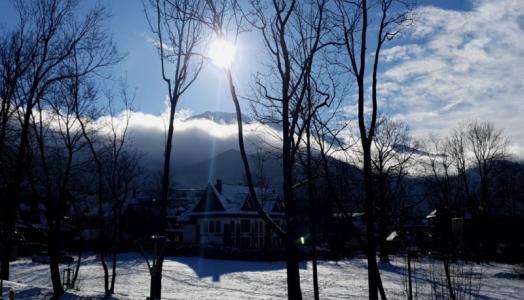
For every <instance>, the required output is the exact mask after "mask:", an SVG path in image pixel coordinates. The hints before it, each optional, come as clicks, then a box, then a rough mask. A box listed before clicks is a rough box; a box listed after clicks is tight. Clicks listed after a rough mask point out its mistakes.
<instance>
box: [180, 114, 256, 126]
mask: <svg viewBox="0 0 524 300" xmlns="http://www.w3.org/2000/svg"><path fill="white" fill-rule="evenodd" d="M198 119H205V120H211V121H215V122H217V123H222V124H233V123H236V122H237V115H236V114H235V113H232V112H222V111H206V112H204V113H201V114H198V115H194V116H191V117H189V118H188V119H187V120H198ZM242 122H243V123H246V124H249V123H252V120H251V118H250V117H248V116H246V115H244V114H243V115H242Z"/></svg>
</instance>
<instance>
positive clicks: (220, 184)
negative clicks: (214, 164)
mask: <svg viewBox="0 0 524 300" xmlns="http://www.w3.org/2000/svg"><path fill="white" fill-rule="evenodd" d="M215 188H216V189H217V191H218V192H219V193H220V194H222V179H217V183H216V184H215Z"/></svg>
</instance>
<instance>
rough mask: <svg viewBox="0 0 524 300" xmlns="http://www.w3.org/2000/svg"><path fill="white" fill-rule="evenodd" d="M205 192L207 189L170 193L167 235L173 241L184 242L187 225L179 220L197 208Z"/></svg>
mask: <svg viewBox="0 0 524 300" xmlns="http://www.w3.org/2000/svg"><path fill="white" fill-rule="evenodd" d="M205 192H206V189H205V188H177V189H174V190H173V191H172V192H170V197H169V201H168V205H167V228H166V235H167V237H168V238H169V239H170V240H171V241H174V242H176V243H179V242H182V239H183V235H184V224H185V223H183V222H180V221H179V220H178V219H179V218H180V216H181V215H182V214H184V213H186V212H187V211H189V210H190V209H191V208H192V207H193V206H195V204H196V203H197V202H198V201H200V199H201V198H202V197H203V195H204V193H205Z"/></svg>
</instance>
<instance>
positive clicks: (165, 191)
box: [160, 99, 177, 232]
mask: <svg viewBox="0 0 524 300" xmlns="http://www.w3.org/2000/svg"><path fill="white" fill-rule="evenodd" d="M176 102H177V101H176V100H174V99H172V100H171V101H170V104H171V105H170V107H171V108H170V112H169V128H168V130H167V137H166V147H165V151H164V167H163V172H162V191H161V227H160V230H161V231H162V232H163V231H165V230H166V229H167V204H168V203H167V202H168V198H169V178H170V170H171V151H172V147H173V131H174V125H173V123H174V120H175V111H176Z"/></svg>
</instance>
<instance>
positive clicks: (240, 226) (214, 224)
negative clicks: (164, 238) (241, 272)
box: [177, 180, 284, 248]
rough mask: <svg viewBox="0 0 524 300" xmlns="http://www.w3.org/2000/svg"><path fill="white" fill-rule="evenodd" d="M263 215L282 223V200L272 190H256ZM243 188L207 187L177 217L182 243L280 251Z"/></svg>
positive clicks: (279, 242)
mask: <svg viewBox="0 0 524 300" xmlns="http://www.w3.org/2000/svg"><path fill="white" fill-rule="evenodd" d="M256 193H257V198H258V200H259V201H260V202H261V204H262V207H263V208H264V210H265V211H266V213H267V214H268V215H269V216H270V217H271V218H273V220H274V221H275V222H276V223H277V224H278V225H280V226H282V225H283V224H284V213H283V206H282V201H281V200H280V197H279V196H278V194H276V193H275V191H274V190H267V189H263V188H256ZM249 199H250V196H249V190H248V187H247V186H243V185H229V184H222V181H221V180H217V183H216V184H215V185H213V184H208V185H207V187H206V188H205V190H204V192H203V193H202V196H201V197H200V198H199V199H198V201H196V202H195V204H194V205H193V206H192V207H191V208H189V209H188V210H187V211H185V212H183V213H182V214H180V216H179V217H178V218H177V221H178V223H179V224H180V225H179V226H178V227H179V228H183V234H182V242H183V243H188V244H208V245H222V246H226V247H238V248H279V247H281V246H282V243H281V241H280V238H278V237H277V236H276V235H275V234H274V233H273V232H272V231H271V229H270V228H269V226H268V225H267V224H265V223H264V221H263V220H262V218H261V217H260V216H259V214H258V212H257V211H256V210H255V208H254V207H253V206H252V204H251V201H250V200H249Z"/></svg>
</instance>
